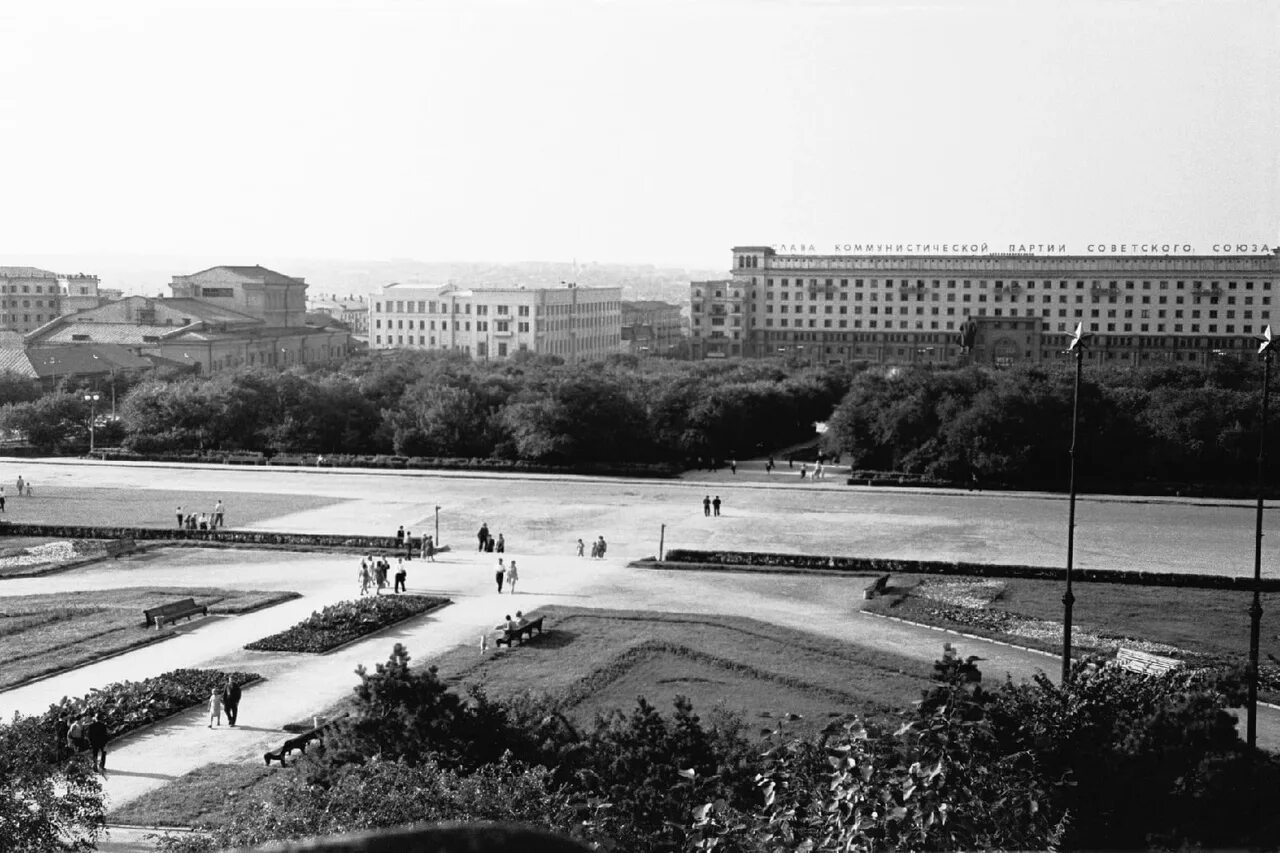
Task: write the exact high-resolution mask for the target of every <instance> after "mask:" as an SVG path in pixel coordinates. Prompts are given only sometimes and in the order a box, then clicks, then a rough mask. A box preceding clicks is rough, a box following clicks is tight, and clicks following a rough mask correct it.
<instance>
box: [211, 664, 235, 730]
mask: <svg viewBox="0 0 1280 853" xmlns="http://www.w3.org/2000/svg"><path fill="white" fill-rule="evenodd" d="M223 711H226V712H227V725H229V726H234V725H235V724H236V720H237V719H239V717H240V685H239V684H236V682H235V679H233V678H232V677H231V676H229V675H228V676H227V683H226V684H224V685H222V688H221V689H219V688H217V687H214V688H213V689H211V690H210V691H209V728H213V727H214V726H220V725H222V712H223Z"/></svg>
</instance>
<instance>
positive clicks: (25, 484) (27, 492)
mask: <svg viewBox="0 0 1280 853" xmlns="http://www.w3.org/2000/svg"><path fill="white" fill-rule="evenodd" d="M33 494H35V492H33V491H31V481H30V480H24V479H22V475H21V474H19V475H18V497H20V498H22V497H26V498H29V497H31V496H32V495H33ZM0 512H4V486H0Z"/></svg>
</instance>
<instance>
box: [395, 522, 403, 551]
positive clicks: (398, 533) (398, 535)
mask: <svg viewBox="0 0 1280 853" xmlns="http://www.w3.org/2000/svg"><path fill="white" fill-rule="evenodd" d="M403 544H404V525H403V524H402V525H400V529H399V530H397V531H396V545H397V547H398V546H400V545H403Z"/></svg>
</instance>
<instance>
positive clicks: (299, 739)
mask: <svg viewBox="0 0 1280 853" xmlns="http://www.w3.org/2000/svg"><path fill="white" fill-rule="evenodd" d="M347 716H348V714H343V715H342V716H341V717H339V718H338V719H337V720H330V721H329V722H327V723H324V724H323V725H319V726H316V727H315V728H313V729H311V730H310V731H305V732H303V733H302V734H298V735H294V736H293V737H291V738H289V739H288V740H287V741H285V742H284V743H283V744H281V746H280V748H279V749H273V750H271V751H269V752H264V753H263V754H262V760H263V761H265V762H266V764H267V766H268V767H270V766H271V762H272V761H279V762H280V766H281V767H284V766H285V761H284V760H285V757H286V756H288V755H289V753H291V752H293V751H294V750H295V749H296V750H298V751H299V752H301V753H302V754H303V755H306V754H307V745H308V744H310V743H311V742H312V741H313V740H318V741H320V742H321V743H324V735H325V731H326V730H327V729H330V728H332V726H333V725H334V724H335V723H337V722H338V721H339V720H342V719H345V718H346V717H347Z"/></svg>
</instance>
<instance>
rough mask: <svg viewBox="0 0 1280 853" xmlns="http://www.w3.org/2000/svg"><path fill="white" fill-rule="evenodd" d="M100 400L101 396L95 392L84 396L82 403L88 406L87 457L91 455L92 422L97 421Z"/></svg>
mask: <svg viewBox="0 0 1280 853" xmlns="http://www.w3.org/2000/svg"><path fill="white" fill-rule="evenodd" d="M101 399H102V395H101V394H99V393H98V392H97V391H93V392H91V393H89V394H85V395H84V401H85V402H86V403H88V404H89V455H90V456H92V455H93V428H94V422H95V421H97V420H98V401H99V400H101Z"/></svg>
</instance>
